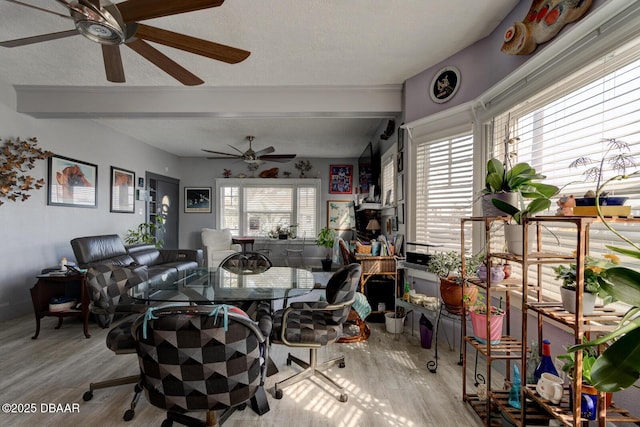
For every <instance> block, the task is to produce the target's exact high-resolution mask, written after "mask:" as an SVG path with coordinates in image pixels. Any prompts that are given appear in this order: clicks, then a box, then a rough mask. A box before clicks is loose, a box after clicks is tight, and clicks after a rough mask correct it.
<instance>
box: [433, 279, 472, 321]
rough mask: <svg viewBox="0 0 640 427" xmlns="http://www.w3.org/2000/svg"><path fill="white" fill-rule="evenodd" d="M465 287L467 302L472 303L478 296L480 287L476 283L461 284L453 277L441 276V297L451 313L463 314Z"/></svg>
mask: <svg viewBox="0 0 640 427" xmlns="http://www.w3.org/2000/svg"><path fill="white" fill-rule="evenodd" d="M463 288H464V296H465V297H466V299H467V301H466V303H467V304H468V305H472V304H474V303H475V302H476V299H477V298H478V287H477V286H475V285H471V286H464V287H463V286H461V285H459V284H458V283H456V282H455V281H454V280H452V279H451V278H446V279H445V278H442V277H441V278H440V297H441V298H442V301H443V302H444V306H445V308H446V309H447V311H448V312H449V313H451V314H462V299H463V293H462V290H463Z"/></svg>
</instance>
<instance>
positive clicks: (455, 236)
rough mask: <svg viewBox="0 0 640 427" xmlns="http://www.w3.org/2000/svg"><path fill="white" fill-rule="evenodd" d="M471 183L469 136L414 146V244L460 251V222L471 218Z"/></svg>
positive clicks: (471, 142)
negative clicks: (426, 244) (439, 246)
mask: <svg viewBox="0 0 640 427" xmlns="http://www.w3.org/2000/svg"><path fill="white" fill-rule="evenodd" d="M472 183H473V137H472V135H464V136H459V137H455V138H450V139H444V140H439V141H432V142H425V143H421V144H418V145H417V147H416V210H415V218H416V221H415V236H416V241H417V242H420V243H431V244H441V245H443V246H442V248H440V249H441V250H454V251H457V252H459V251H460V219H461V218H463V217H469V216H471V205H472V202H473V188H472Z"/></svg>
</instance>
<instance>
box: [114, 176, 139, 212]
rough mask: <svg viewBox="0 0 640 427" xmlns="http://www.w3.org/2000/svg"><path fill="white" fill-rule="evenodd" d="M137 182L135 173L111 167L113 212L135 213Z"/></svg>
mask: <svg viewBox="0 0 640 427" xmlns="http://www.w3.org/2000/svg"><path fill="white" fill-rule="evenodd" d="M135 181H136V174H135V173H134V172H131V171H128V170H125V169H120V168H117V167H115V166H111V212H121V213H133V212H134V210H135V202H134V198H135V192H134V188H133V186H134V182H135Z"/></svg>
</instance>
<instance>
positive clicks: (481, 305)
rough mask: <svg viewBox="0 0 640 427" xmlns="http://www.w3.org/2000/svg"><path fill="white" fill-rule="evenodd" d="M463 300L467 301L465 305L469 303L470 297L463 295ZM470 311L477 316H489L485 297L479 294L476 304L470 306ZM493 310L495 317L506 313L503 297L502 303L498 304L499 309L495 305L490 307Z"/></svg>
mask: <svg viewBox="0 0 640 427" xmlns="http://www.w3.org/2000/svg"><path fill="white" fill-rule="evenodd" d="M463 298H464V300H465V303H467V304H468V303H469V302H470V301H469V297H468V296H467V295H463ZM468 308H469V310H470V311H473V312H474V313H476V314H487V304H486V303H485V298H484V295H483V294H481V293H479V294H478V296H477V298H476V300H475V302H474V303H473V304H470V305H469V306H468ZM490 310H491V314H492V315H495V316H499V315H501V314H503V313H505V311H504V309H503V308H502V297H500V302H499V304H498V307H496V306H495V305H492V306H491V307H490Z"/></svg>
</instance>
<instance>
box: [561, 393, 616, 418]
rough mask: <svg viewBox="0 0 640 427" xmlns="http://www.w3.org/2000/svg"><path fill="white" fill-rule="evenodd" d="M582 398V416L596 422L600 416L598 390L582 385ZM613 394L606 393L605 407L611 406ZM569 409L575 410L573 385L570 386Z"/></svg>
mask: <svg viewBox="0 0 640 427" xmlns="http://www.w3.org/2000/svg"><path fill="white" fill-rule="evenodd" d="M581 390H582V392H581V394H580V395H581V398H580V416H581V417H583V418H585V419H587V420H589V421H594V420H595V419H596V418H597V416H598V390H596V388H595V387H593V386H590V385H588V384H582V389H581ZM612 398H613V393H610V392H607V393H605V406H606V407H607V408H608V407H609V406H611V400H612ZM569 407H570V408H573V384H571V385H569Z"/></svg>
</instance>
